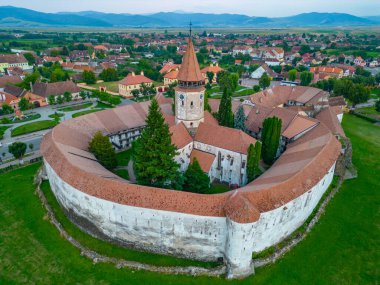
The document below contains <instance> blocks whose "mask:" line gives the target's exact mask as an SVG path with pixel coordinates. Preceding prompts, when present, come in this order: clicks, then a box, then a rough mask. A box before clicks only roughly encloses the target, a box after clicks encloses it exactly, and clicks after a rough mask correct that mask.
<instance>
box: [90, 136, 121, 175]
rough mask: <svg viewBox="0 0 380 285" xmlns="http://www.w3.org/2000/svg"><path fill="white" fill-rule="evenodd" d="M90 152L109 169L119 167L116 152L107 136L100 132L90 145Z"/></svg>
mask: <svg viewBox="0 0 380 285" xmlns="http://www.w3.org/2000/svg"><path fill="white" fill-rule="evenodd" d="M88 149H89V151H90V152H92V153H93V154H94V155H95V157H96V159H97V160H98V161H99V162H100V164H101V165H103V166H104V167H105V168H107V169H114V168H115V167H116V166H117V161H116V154H115V150H114V149H113V147H112V144H111V142H110V140H109V138H108V137H107V136H104V135H103V134H102V133H101V132H100V131H98V132H96V133H95V135H94V137H93V138H92V140H91V141H90V143H89V147H88Z"/></svg>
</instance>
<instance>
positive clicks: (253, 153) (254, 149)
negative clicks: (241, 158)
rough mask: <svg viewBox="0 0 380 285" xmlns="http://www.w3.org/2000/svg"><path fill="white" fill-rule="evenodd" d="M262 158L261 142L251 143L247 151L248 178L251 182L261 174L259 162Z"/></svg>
mask: <svg viewBox="0 0 380 285" xmlns="http://www.w3.org/2000/svg"><path fill="white" fill-rule="evenodd" d="M260 160H261V142H259V141H256V143H255V145H253V144H250V145H249V147H248V153H247V179H248V182H251V181H252V180H253V179H255V177H256V176H258V175H259V174H260V169H259V164H260Z"/></svg>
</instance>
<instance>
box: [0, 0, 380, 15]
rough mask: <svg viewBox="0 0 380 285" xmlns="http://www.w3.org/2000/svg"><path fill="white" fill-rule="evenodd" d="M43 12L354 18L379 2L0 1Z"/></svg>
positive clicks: (379, 10)
mask: <svg viewBox="0 0 380 285" xmlns="http://www.w3.org/2000/svg"><path fill="white" fill-rule="evenodd" d="M5 5H11V6H16V7H23V8H28V9H33V10H37V11H42V12H62V11H64V12H72V11H75V12H77V11H89V10H92V11H99V12H111V13H131V14H147V13H155V12H172V11H185V12H202V13H217V14H219V13H236V14H245V15H249V16H266V17H282V16H291V15H295V14H299V13H305V12H339V13H349V14H353V15H356V16H374V15H376V16H377V15H380V0H0V6H5Z"/></svg>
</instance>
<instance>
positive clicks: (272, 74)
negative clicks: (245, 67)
mask: <svg viewBox="0 0 380 285" xmlns="http://www.w3.org/2000/svg"><path fill="white" fill-rule="evenodd" d="M264 73H266V74H268V76H269V77H271V78H279V77H280V75H279V74H278V73H277V72H275V71H273V70H272V69H271V68H270V67H269V66H268V65H267V64H266V63H264V64H262V65H261V66H260V67H259V68H257V69H256V70H255V71H253V72H252V73H251V78H253V79H260V78H261V76H263V74H264Z"/></svg>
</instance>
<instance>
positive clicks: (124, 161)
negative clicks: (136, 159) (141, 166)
mask: <svg viewBox="0 0 380 285" xmlns="http://www.w3.org/2000/svg"><path fill="white" fill-rule="evenodd" d="M132 153H133V149H132V148H129V149H127V150H124V151H121V152H118V153H116V160H117V165H118V166H127V165H128V163H129V160H130V159H131V156H132Z"/></svg>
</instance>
